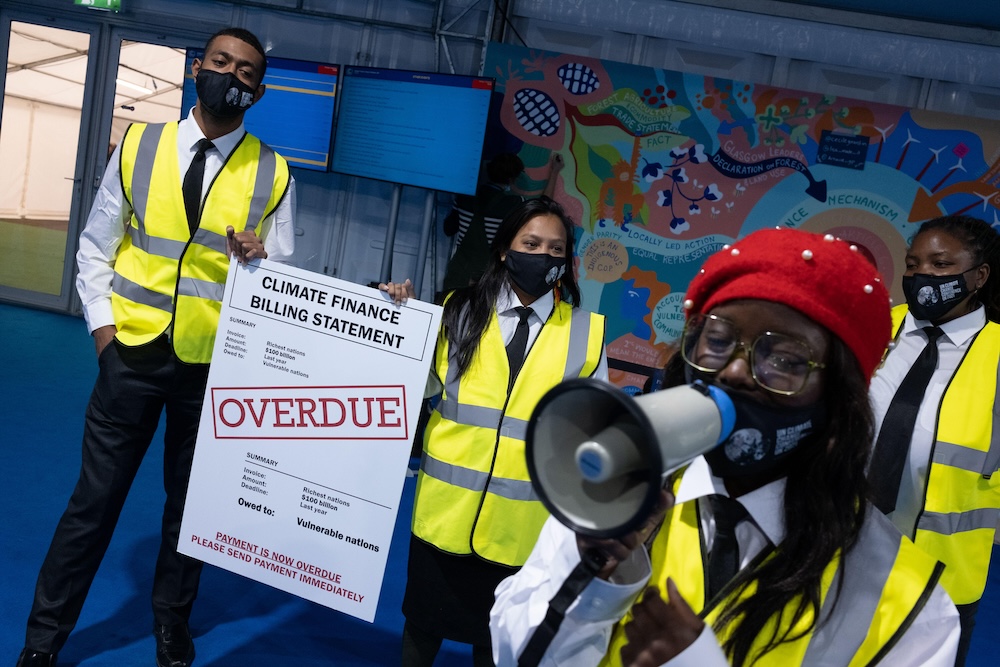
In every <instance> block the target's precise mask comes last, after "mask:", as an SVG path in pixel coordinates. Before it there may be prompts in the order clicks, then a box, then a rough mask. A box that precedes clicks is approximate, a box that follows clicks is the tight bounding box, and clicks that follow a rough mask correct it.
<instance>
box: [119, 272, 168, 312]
mask: <svg viewBox="0 0 1000 667" xmlns="http://www.w3.org/2000/svg"><path fill="white" fill-rule="evenodd" d="M111 291H112V292H114V293H115V294H117V295H118V296H121V297H124V298H126V299H128V300H129V301H134V302H136V303H139V304H142V305H144V306H150V307H151V308H157V309H159V310H163V311H166V312H168V313H173V311H174V307H173V306H174V299H173V297H172V296H170V295H169V294H160V293H159V292H154V291H153V290H150V289H146V288H145V287H143V286H142V285H140V284H138V283H134V282H132V281H131V280H129V279H128V278H124V277H122V275H121V274H120V273H115V277H114V279H113V280H112V281H111Z"/></svg>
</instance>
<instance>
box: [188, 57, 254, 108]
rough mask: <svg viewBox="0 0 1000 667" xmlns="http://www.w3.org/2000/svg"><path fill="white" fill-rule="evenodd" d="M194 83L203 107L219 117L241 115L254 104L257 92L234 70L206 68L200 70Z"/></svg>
mask: <svg viewBox="0 0 1000 667" xmlns="http://www.w3.org/2000/svg"><path fill="white" fill-rule="evenodd" d="M194 85H195V90H197V91H198V100H199V101H201V106H202V108H204V109H205V110H206V111H208V112H209V113H210V114H212V115H213V116H218V117H219V118H234V117H236V116H239V115H240V114H241V113H243V112H244V111H246V110H247V109H249V108H250V107H251V106H252V105H253V98H254V93H255V92H257V91H256V89H254V88H251V87H250V86H248V85H247V84H245V83H243V82H242V81H240V80H239V78H237V76H236V75H235V74H233V73H232V72H216V71H214V70H210V69H205V68H202V69H200V70H198V76H197V77H196V78H195V82H194Z"/></svg>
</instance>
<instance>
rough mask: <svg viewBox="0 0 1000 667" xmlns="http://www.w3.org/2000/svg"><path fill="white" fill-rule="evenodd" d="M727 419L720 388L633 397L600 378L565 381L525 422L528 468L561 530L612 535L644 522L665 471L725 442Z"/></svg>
mask: <svg viewBox="0 0 1000 667" xmlns="http://www.w3.org/2000/svg"><path fill="white" fill-rule="evenodd" d="M734 422H735V409H734V408H733V404H732V401H731V400H730V399H729V397H728V396H727V395H726V394H725V392H723V391H722V390H721V389H719V388H717V387H713V386H709V385H705V384H703V383H700V382H696V383H694V384H692V385H685V386H679V387H673V388H671V389H664V390H662V391H658V392H654V393H652V394H645V395H642V396H638V397H635V398H633V397H632V396H630V395H629V394H627V393H626V392H624V391H622V390H621V389H619V388H618V387H616V386H614V385H612V384H609V383H607V382H604V381H601V380H595V379H592V378H576V379H572V380H567V381H565V382H562V383H560V384H558V385H556V386H555V387H553V388H552V389H551V390H549V392H548V393H547V394H545V396H544V397H542V400H541V401H539V403H538V405H537V406H536V407H535V410H534V412H533V414H532V416H531V420H530V421H529V422H528V429H527V435H526V438H525V451H526V455H527V464H528V471H529V473H530V475H531V480H532V484H533V486H534V488H535V492H536V493H537V494H538V496H539V497H540V499H541V501H542V503H543V504H544V505H545V507H546V508H547V509H548V510H549V512H551V513H552V515H553V516H555V517H556V518H557V519H558V520H559V521H561V522H562V523H563V524H565V525H566V526H568V527H570V528H571V529H573V530H574V531H576V532H578V533H582V534H585V535H591V536H594V537H599V538H608V537H617V536H619V535H624V534H626V533H629V532H631V531H633V530H635V529H636V528H638V527H639V526H640V525H641V524H642V522H643V521H645V519H646V517H647V516H649V514H650V512H652V510H653V507H654V506H655V505H656V503H657V500H658V498H659V493H660V487H661V485H662V483H663V478H664V476H665V475H666V474H668V473H669V472H671V471H673V470H676V469H677V468H679V467H680V466H682V465H684V464H686V463H688V462H689V461H691V460H692V459H693V458H695V457H696V456H698V455H700V454H703V453H705V452H707V451H709V450H710V449H712V448H713V447H715V446H716V445H718V444H719V443H721V442H722V441H723V440H725V439H726V438H727V437H729V434H730V433H731V432H732V430H733V424H734Z"/></svg>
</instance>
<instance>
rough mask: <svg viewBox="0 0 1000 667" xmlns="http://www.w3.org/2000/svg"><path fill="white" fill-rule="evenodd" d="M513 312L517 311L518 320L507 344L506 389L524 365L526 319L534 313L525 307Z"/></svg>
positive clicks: (526, 340)
mask: <svg viewBox="0 0 1000 667" xmlns="http://www.w3.org/2000/svg"><path fill="white" fill-rule="evenodd" d="M514 310H516V311H517V317H518V320H517V329H516V330H515V331H514V337H513V338H511V339H510V342H509V343H507V362H508V363H509V364H510V383H509V384H508V385H507V388H508V389H509V388H510V387H512V386H514V378H516V377H517V372H518V371H520V370H521V364H523V363H524V351H525V350H526V349H527V347H528V317H529V316H530V315H531V313H533V312H534V311H533V310H531V308H527V307H525V306H518V307H517V308H515V309H514Z"/></svg>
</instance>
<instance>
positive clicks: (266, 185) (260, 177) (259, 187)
mask: <svg viewBox="0 0 1000 667" xmlns="http://www.w3.org/2000/svg"><path fill="white" fill-rule="evenodd" d="M277 162H278V159H277V158H276V157H275V155H274V151H273V150H271V147H270V146H268V145H267V144H265V143H264V142H261V144H260V158H259V159H258V162H257V182H256V183H254V186H253V197H251V199H250V212H249V213H248V214H247V226H246V229H247V230H251V231H256V229H257V223H259V222H260V221H261V219H262V218H263V217H264V214H265V213H267V202H268V200H270V199H271V189H272V188H273V187H274V172H275V171H276V169H277Z"/></svg>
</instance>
